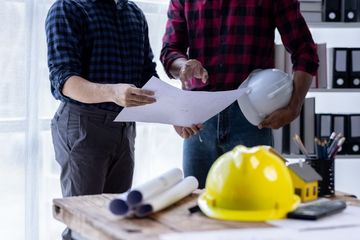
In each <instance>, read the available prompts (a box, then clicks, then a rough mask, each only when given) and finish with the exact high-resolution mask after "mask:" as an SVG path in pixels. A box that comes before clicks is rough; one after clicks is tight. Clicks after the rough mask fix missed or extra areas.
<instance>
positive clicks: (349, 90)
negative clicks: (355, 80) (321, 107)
mask: <svg viewBox="0 0 360 240" xmlns="http://www.w3.org/2000/svg"><path fill="white" fill-rule="evenodd" d="M309 92H312V93H360V88H312V89H310V90H309Z"/></svg>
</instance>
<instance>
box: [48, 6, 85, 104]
mask: <svg viewBox="0 0 360 240" xmlns="http://www.w3.org/2000/svg"><path fill="white" fill-rule="evenodd" d="M83 19H84V16H83V14H82V10H81V9H80V8H79V7H77V6H76V5H75V4H74V3H69V2H68V1H67V0H65V1H56V2H55V3H54V5H53V6H52V7H51V8H50V10H49V12H48V15H47V18H46V22H45V30H46V38H47V46H48V67H49V72H50V82H51V89H52V93H53V95H54V97H55V98H56V99H60V100H64V99H67V97H65V96H64V95H63V94H62V88H63V86H64V83H65V81H66V80H67V79H68V78H69V77H71V76H81V73H82V64H81V52H82V48H83V46H82V44H81V38H82V36H83V34H82V32H83V31H84V26H83V25H84V24H83Z"/></svg>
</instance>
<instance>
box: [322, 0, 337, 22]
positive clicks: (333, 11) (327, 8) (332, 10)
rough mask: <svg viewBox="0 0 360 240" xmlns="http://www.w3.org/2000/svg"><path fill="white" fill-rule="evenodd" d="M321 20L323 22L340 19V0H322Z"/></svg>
mask: <svg viewBox="0 0 360 240" xmlns="http://www.w3.org/2000/svg"><path fill="white" fill-rule="evenodd" d="M323 21H324V22H340V21H341V0H324V1H323Z"/></svg>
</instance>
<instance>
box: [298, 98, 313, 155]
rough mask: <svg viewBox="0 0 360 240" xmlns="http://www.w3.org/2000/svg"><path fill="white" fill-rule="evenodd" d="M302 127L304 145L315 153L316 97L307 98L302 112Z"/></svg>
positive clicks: (311, 152)
mask: <svg viewBox="0 0 360 240" xmlns="http://www.w3.org/2000/svg"><path fill="white" fill-rule="evenodd" d="M301 125H302V126H301V129H302V136H301V138H302V139H303V142H304V146H305V148H306V149H307V150H308V152H309V153H310V154H314V153H315V147H314V138H315V98H313V97H312V98H305V101H304V105H303V108H302V112H301Z"/></svg>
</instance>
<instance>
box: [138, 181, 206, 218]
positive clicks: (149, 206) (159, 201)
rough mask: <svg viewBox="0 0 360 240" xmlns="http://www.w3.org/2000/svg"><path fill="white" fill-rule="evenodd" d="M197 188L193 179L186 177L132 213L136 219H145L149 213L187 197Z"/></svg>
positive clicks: (196, 182) (196, 183)
mask: <svg viewBox="0 0 360 240" xmlns="http://www.w3.org/2000/svg"><path fill="white" fill-rule="evenodd" d="M198 186H199V183H198V181H197V179H196V178H195V177H193V176H190V177H186V178H185V179H183V180H182V181H181V182H179V183H177V184H176V185H175V186H173V187H171V188H170V189H168V190H166V191H164V192H162V193H160V194H158V195H156V196H154V197H152V198H150V199H148V200H147V201H146V202H144V203H142V204H141V205H140V206H138V207H136V208H135V209H134V213H135V215H136V216H137V217H145V216H147V215H149V214H151V213H154V212H157V211H160V210H162V209H164V208H166V207H168V206H170V205H171V204H173V203H175V202H177V201H179V200H180V199H182V198H184V197H186V196H188V195H189V194H191V193H192V192H193V191H194V190H195V189H197V188H198Z"/></svg>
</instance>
